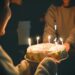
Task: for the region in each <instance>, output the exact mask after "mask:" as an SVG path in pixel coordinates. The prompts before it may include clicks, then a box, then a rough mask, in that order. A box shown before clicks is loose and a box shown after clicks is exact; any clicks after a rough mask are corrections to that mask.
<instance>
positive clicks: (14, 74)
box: [0, 46, 19, 75]
mask: <svg viewBox="0 0 75 75" xmlns="http://www.w3.org/2000/svg"><path fill="white" fill-rule="evenodd" d="M0 64H1V67H3V68H4V70H5V71H6V73H7V74H9V75H19V72H18V70H17V69H16V67H15V66H14V64H13V61H12V59H11V58H10V57H9V56H8V54H7V53H6V52H5V51H4V50H3V48H2V47H1V46H0Z"/></svg>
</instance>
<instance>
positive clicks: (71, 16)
mask: <svg viewBox="0 0 75 75" xmlns="http://www.w3.org/2000/svg"><path fill="white" fill-rule="evenodd" d="M54 25H56V26H57V30H55V28H54ZM49 35H51V37H52V39H51V42H54V39H55V38H56V37H57V38H58V39H57V41H59V38H60V37H62V38H63V42H64V43H63V45H64V46H65V47H66V51H67V52H68V53H69V59H68V60H67V61H68V62H67V61H64V62H66V64H67V65H65V64H64V65H65V67H66V66H68V67H70V68H68V74H70V73H72V72H71V70H70V69H71V67H73V65H74V63H75V62H74V58H75V56H74V55H75V54H74V52H75V50H74V49H75V46H74V45H75V1H74V0H52V5H50V7H49V8H48V10H47V12H46V15H45V27H44V34H43V42H48V36H49ZM70 58H71V59H70ZM68 64H69V65H68ZM65 69H66V68H65ZM72 69H73V68H72ZM66 72H67V71H66ZM61 74H62V73H61ZM68 74H67V75H68Z"/></svg>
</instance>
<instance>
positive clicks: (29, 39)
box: [28, 38, 31, 46]
mask: <svg viewBox="0 0 75 75" xmlns="http://www.w3.org/2000/svg"><path fill="white" fill-rule="evenodd" d="M28 44H29V46H31V38H28Z"/></svg>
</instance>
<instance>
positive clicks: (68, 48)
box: [64, 43, 70, 52]
mask: <svg viewBox="0 0 75 75" xmlns="http://www.w3.org/2000/svg"><path fill="white" fill-rule="evenodd" d="M64 46H65V48H66V51H67V52H69V50H70V44H69V43H64Z"/></svg>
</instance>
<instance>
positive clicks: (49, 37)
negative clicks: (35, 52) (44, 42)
mask: <svg viewBox="0 0 75 75" xmlns="http://www.w3.org/2000/svg"><path fill="white" fill-rule="evenodd" d="M50 39H51V36H50V35H49V36H48V42H49V43H50Z"/></svg>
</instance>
